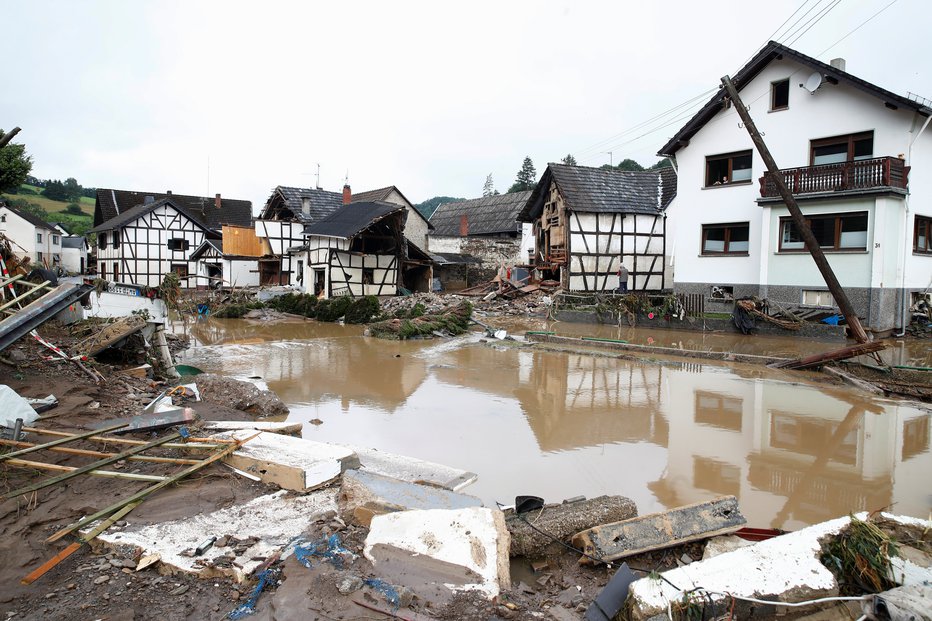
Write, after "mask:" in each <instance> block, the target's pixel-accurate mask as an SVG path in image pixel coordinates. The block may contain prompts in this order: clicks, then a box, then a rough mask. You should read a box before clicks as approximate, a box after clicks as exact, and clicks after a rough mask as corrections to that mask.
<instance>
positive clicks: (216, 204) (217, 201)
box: [214, 194, 220, 209]
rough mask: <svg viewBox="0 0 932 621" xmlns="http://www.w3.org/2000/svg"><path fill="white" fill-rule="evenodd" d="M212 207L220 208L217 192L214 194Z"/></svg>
mask: <svg viewBox="0 0 932 621" xmlns="http://www.w3.org/2000/svg"><path fill="white" fill-rule="evenodd" d="M214 207H216V208H217V209H220V195H219V194H217V195H216V196H214Z"/></svg>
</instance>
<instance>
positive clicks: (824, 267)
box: [722, 75, 869, 343]
mask: <svg viewBox="0 0 932 621" xmlns="http://www.w3.org/2000/svg"><path fill="white" fill-rule="evenodd" d="M722 84H724V85H725V90H726V91H727V92H728V96H729V97H730V98H731V101H732V103H733V104H734V106H735V110H736V111H737V112H738V116H740V117H741V120H742V121H743V122H744V127H745V129H747V130H748V134H750V135H751V140H752V141H753V142H754V146H755V147H757V150H758V151H759V152H760V156H761V158H763V160H764V164H766V165H767V170H768V171H770V177H771V179H772V180H773V182H774V184H775V185H776V186H777V191H779V192H780V196H782V197H783V202H784V203H786V208H787V209H789V211H790V216H791V217H792V218H793V224H795V225H796V228H797V229H798V230H799V234H800V236H801V237H802V238H803V242H805V244H806V248H807V249H808V250H809V253H810V254H811V255H812V259H813V260H814V261H815V264H816V266H817V267H818V268H819V271H820V272H821V273H822V278H824V279H825V284H826V285H828V290H829V291H831V293H832V297H834V298H835V302H836V303H837V304H838V308H839V309H840V310H841V313H842V314H843V315H844V316H845V321H846V322H847V323H848V326H849V327H850V328H851V334H852V335H853V336H854V338H855V339H856V340H857V341H858V342H859V343H866V342H867V341H868V340H869V339H868V338H867V332H865V331H864V328H863V326H861V320H860V319H858V314H857V313H856V312H854V308H853V307H852V306H851V302H850V301H849V300H848V296H847V294H845V290H844V289H843V288H842V286H841V284H840V283H839V282H838V279H837V278H836V277H835V272H833V271H832V266H831V265H829V264H828V260H827V259H826V258H825V253H824V252H822V248H821V247H820V246H819V241H818V240H817V239H816V238H815V235H813V234H812V229H810V228H809V223H808V222H806V218H805V217H803V212H801V211H800V210H799V205H798V204H797V203H796V199H795V198H794V197H793V194H792V193H791V192H790V190H789V188H787V187H786V182H784V181H783V177H782V176H780V169H779V168H778V167H777V163H776V162H775V161H774V159H773V156H772V155H771V154H770V150H769V149H767V145H766V144H764V139H763V138H762V137H761V135H760V132H759V131H757V126H756V125H754V120H753V119H752V118H751V115H750V114H749V113H748V111H747V108H745V107H744V103H743V102H742V101H741V97H740V95H738V89H736V88H735V85H734V84H733V83H732V81H731V78H730V77H728V76H727V75H726V76H725V77H723V78H722Z"/></svg>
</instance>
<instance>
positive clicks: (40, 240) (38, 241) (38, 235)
mask: <svg viewBox="0 0 932 621" xmlns="http://www.w3.org/2000/svg"><path fill="white" fill-rule="evenodd" d="M36 243H37V244H41V243H42V233H36Z"/></svg>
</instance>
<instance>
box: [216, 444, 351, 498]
mask: <svg viewBox="0 0 932 621" xmlns="http://www.w3.org/2000/svg"><path fill="white" fill-rule="evenodd" d="M254 434H255V432H254V431H252V430H251V429H246V430H242V431H234V432H231V433H229V434H217V437H232V438H236V439H238V440H243V439H245V438H248V437H250V436H252V435H254ZM223 461H224V462H226V463H228V464H230V465H231V466H233V467H234V468H239V469H240V470H243V471H245V472H248V473H250V474H253V475H256V476H258V477H260V478H261V479H262V480H263V481H265V482H266V483H275V484H276V485H279V486H281V487H283V488H285V489H292V490H295V491H300V492H303V491H307V490H311V489H316V488H318V487H321V486H322V485H326V484H327V483H330V482H331V481H334V480H336V478H337V477H339V476H340V475H341V474H342V473H343V472H344V471H346V470H348V469H352V468H358V467H359V458H358V457H357V456H356V453H354V452H353V451H352V450H350V449H347V448H345V447H340V446H336V445H333V444H324V443H322V442H314V441H312V440H305V439H303V438H294V437H292V436H283V435H280V434H277V433H269V432H266V431H263V432H261V433H259V435H258V436H256V437H255V438H253V439H252V440H250V441H249V442H247V443H246V444H244V445H243V446H242V447H240V448H239V449H238V450H237V451H236V452H235V453H232V454H230V455H229V456H228V457H226V458H224V460H223Z"/></svg>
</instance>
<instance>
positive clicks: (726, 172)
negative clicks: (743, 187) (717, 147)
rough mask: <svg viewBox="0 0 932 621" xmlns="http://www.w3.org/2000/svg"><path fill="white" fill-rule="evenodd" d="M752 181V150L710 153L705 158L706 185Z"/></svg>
mask: <svg viewBox="0 0 932 621" xmlns="http://www.w3.org/2000/svg"><path fill="white" fill-rule="evenodd" d="M728 183H751V151H750V150H748V151H739V152H737V153H724V154H722V155H710V156H708V157H706V158H705V185H706V187H709V186H713V185H725V184H728Z"/></svg>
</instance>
